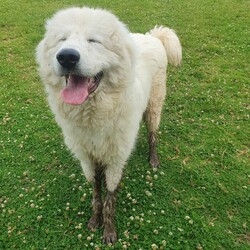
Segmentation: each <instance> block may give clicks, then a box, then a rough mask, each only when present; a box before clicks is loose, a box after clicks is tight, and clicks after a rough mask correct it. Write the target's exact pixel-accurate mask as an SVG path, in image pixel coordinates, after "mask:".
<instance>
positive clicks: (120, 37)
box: [37, 8, 182, 243]
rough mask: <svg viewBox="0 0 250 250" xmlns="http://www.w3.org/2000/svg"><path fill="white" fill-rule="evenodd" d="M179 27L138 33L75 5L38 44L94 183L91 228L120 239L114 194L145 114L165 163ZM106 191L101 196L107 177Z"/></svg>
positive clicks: (59, 116) (108, 239) (59, 117)
mask: <svg viewBox="0 0 250 250" xmlns="http://www.w3.org/2000/svg"><path fill="white" fill-rule="evenodd" d="M181 58H182V49H181V44H180V41H179V39H178V37H177V36H176V34H175V32H174V31H173V30H171V29H169V28H166V27H155V28H154V29H153V30H151V31H150V32H149V33H148V34H146V35H143V34H131V33H129V31H128V29H127V28H126V26H125V25H124V24H123V23H121V22H120V21H119V20H118V18H117V17H115V16H114V15H113V14H111V13H110V12H107V11H105V10H101V9H90V8H70V9H66V10H62V11H59V12H58V13H56V14H55V15H54V17H52V19H50V20H49V21H48V22H47V25H46V34H45V37H44V39H43V40H42V41H41V42H40V44H39V45H38V47H37V62H38V64H39V66H40V67H39V72H40V76H41V78H42V80H43V82H44V84H45V87H46V91H47V93H48V101H49V104H50V107H51V109H52V111H53V113H54V114H55V119H56V121H57V123H58V124H59V126H60V127H61V128H62V131H63V134H64V138H65V143H66V144H67V146H68V147H69V149H70V150H71V151H72V152H73V153H74V155H75V156H76V157H77V158H78V159H79V160H80V162H81V165H82V169H83V171H84V174H85V176H86V178H87V180H89V181H91V182H93V186H94V192H93V216H92V217H91V219H90V220H89V223H88V227H89V228H90V229H91V230H94V229H95V228H97V227H99V226H102V225H103V226H104V235H103V240H104V242H105V243H115V242H116V240H117V233H116V229H115V225H114V216H115V200H116V196H115V191H116V189H117V186H118V184H119V182H120V180H121V177H122V172H123V168H124V165H125V163H126V161H127V159H128V157H129V155H130V153H131V151H132V149H133V147H134V144H135V139H136V136H137V133H138V130H139V123H140V121H141V119H142V117H143V115H144V118H145V121H146V124H147V128H148V132H149V151H150V164H151V165H152V166H153V167H157V166H158V165H159V160H158V157H157V153H156V132H157V129H158V126H159V122H160V114H161V109H162V105H163V102H164V98H165V94H166V67H167V64H168V63H171V64H173V65H178V64H180V62H181ZM103 179H104V180H105V182H104V183H105V187H106V189H107V193H106V198H105V202H104V203H103V201H102V195H101V187H102V180H103Z"/></svg>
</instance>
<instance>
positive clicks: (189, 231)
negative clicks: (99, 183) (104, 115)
mask: <svg viewBox="0 0 250 250" xmlns="http://www.w3.org/2000/svg"><path fill="white" fill-rule="evenodd" d="M72 5H77V6H81V5H87V6H93V7H96V6H99V7H103V8H107V9H110V10H112V11H113V12H114V13H115V14H116V15H118V16H119V17H120V19H121V20H122V21H123V22H125V23H126V24H127V25H128V27H129V29H130V30H131V31H132V32H142V33H144V32H147V31H149V30H150V29H151V28H152V27H153V26H154V25H155V24H160V25H166V26H169V27H171V28H173V29H175V30H176V31H177V34H178V36H179V37H180V39H181V42H182V45H183V63H182V66H181V67H179V68H174V67H172V66H169V68H168V76H169V77H168V82H167V87H168V96H167V99H166V103H165V106H164V110H163V113H162V122H161V127H160V131H159V137H160V138H159V143H158V151H159V153H160V158H161V167H160V169H159V170H157V171H153V170H152V169H151V168H150V166H149V164H148V159H147V155H148V148H147V139H146V131H145V127H144V126H143V124H142V126H141V130H140V133H139V135H138V140H137V144H136V148H135V150H134V152H133V154H132V155H131V157H130V159H129V161H128V163H127V166H126V170H125V173H124V178H123V181H122V183H121V185H120V191H119V198H118V204H117V217H116V223H117V227H118V232H119V241H118V243H117V244H116V245H115V247H113V248H114V249H145V250H147V249H199V250H201V249H209V250H210V249H225V250H228V249H249V248H250V230H249V227H250V209H249V207H250V206H249V204H250V202H249V196H250V192H249V188H250V186H249V184H250V180H249V178H250V167H249V166H250V165H249V138H250V135H249V132H250V131H249V127H250V126H249V72H250V68H249V58H250V53H249V50H250V49H249V23H250V18H249V7H250V6H249V1H247V0H211V1H209V0H204V1H200V0H190V1H183V0H175V1H170V0H169V1H167V0H158V1H151V0H144V1H134V0H127V1H122V0H117V1H108V0H102V1H101V0H100V1H98V0H91V1H90V0H88V1H85V0H81V1H80V0H79V1H76V0H60V1H48V0H42V1H27V0H18V1H12V0H1V3H0V9H1V18H0V73H1V78H0V249H48V250H50V249H53V250H57V249H106V248H107V249H108V247H105V246H104V245H102V243H101V242H102V241H101V236H102V230H97V231H96V232H95V233H91V232H89V231H88V229H87V228H86V223H87V221H88V219H89V217H90V214H91V192H92V188H91V185H90V184H89V183H87V182H86V180H85V178H84V176H83V175H82V172H81V168H80V164H79V162H78V161H77V160H75V159H73V157H72V155H71V154H70V152H69V151H68V150H67V148H66V147H65V146H64V144H63V137H62V134H61V131H60V129H59V128H58V127H57V125H56V124H55V121H54V118H53V115H52V114H51V112H50V110H49V107H48V105H47V102H46V96H45V94H44V90H43V85H42V84H41V82H40V79H39V77H38V74H37V65H36V63H35V59H34V51H35V47H36V45H37V44H38V42H39V41H40V40H41V38H42V36H43V33H44V23H45V20H46V19H47V18H48V17H50V16H51V15H52V14H53V13H54V12H55V11H56V10H57V9H60V8H65V7H68V6H72Z"/></svg>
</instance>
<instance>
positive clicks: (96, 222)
mask: <svg viewBox="0 0 250 250" xmlns="http://www.w3.org/2000/svg"><path fill="white" fill-rule="evenodd" d="M103 176H104V173H103V168H102V167H100V166H97V167H96V169H95V177H94V181H93V198H92V210H93V215H92V217H91V218H90V220H89V222H88V228H89V229H90V230H91V231H95V229H96V228H98V227H101V226H102V223H103V215H102V210H103V203H102V179H103Z"/></svg>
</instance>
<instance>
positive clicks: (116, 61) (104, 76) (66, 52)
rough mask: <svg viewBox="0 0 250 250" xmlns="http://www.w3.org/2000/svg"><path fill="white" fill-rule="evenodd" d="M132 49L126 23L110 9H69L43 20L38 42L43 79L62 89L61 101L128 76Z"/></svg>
mask: <svg viewBox="0 0 250 250" xmlns="http://www.w3.org/2000/svg"><path fill="white" fill-rule="evenodd" d="M134 59H135V49H134V44H133V41H132V39H131V36H130V34H129V32H128V30H127V28H126V27H125V26H124V25H123V24H122V23H121V22H120V21H119V20H118V19H117V18H116V17H115V16H114V15H113V14H111V13H110V12H107V11H105V10H101V9H90V8H70V9H66V10H62V11H59V12H58V13H56V14H55V15H54V16H53V17H52V19H50V20H48V21H47V24H46V33H45V37H44V39H43V40H42V41H41V42H40V44H39V45H38V47H37V62H38V64H39V66H40V75H41V77H42V79H43V81H44V82H45V84H48V85H53V86H54V87H56V88H57V89H60V90H61V96H62V98H63V100H64V102H66V103H69V104H82V103H84V102H85V101H86V100H87V99H88V98H89V96H91V95H94V94H95V93H96V92H98V91H97V90H98V89H99V88H103V86H102V85H104V84H105V85H109V86H115V85H116V84H121V82H122V81H121V79H123V78H124V77H127V78H129V73H130V72H131V71H132V68H133V61H134Z"/></svg>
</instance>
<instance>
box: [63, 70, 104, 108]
mask: <svg viewBox="0 0 250 250" xmlns="http://www.w3.org/2000/svg"><path fill="white" fill-rule="evenodd" d="M65 77H66V83H67V85H66V87H65V88H64V89H63V90H62V93H61V96H62V98H63V101H64V102H65V103H67V104H72V105H79V104H82V103H84V102H85V101H86V100H87V99H88V97H89V95H90V94H91V93H93V92H94V91H95V90H96V89H97V87H98V86H99V83H100V81H101V79H102V77H103V72H100V73H98V74H97V75H96V76H94V77H86V76H79V75H74V74H69V75H66V76H65Z"/></svg>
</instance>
